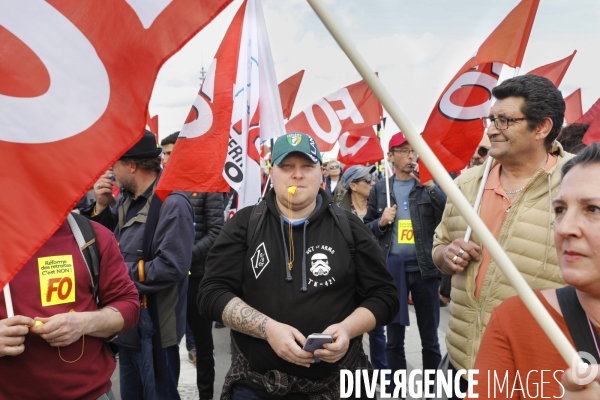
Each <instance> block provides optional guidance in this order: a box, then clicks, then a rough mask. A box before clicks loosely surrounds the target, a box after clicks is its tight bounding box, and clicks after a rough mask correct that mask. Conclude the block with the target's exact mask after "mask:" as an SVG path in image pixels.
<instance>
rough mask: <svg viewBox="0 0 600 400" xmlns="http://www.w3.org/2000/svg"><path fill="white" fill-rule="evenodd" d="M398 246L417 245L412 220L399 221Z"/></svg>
mask: <svg viewBox="0 0 600 400" xmlns="http://www.w3.org/2000/svg"><path fill="white" fill-rule="evenodd" d="M398 244H415V235H414V233H413V228H412V221H411V220H410V219H401V220H398Z"/></svg>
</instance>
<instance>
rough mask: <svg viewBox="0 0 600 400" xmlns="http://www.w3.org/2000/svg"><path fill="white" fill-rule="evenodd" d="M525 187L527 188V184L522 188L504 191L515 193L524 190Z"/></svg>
mask: <svg viewBox="0 0 600 400" xmlns="http://www.w3.org/2000/svg"><path fill="white" fill-rule="evenodd" d="M523 189H525V186H523V187H522V188H520V189H515V190H505V191H504V193H506V194H515V193H519V192H522V191H523Z"/></svg>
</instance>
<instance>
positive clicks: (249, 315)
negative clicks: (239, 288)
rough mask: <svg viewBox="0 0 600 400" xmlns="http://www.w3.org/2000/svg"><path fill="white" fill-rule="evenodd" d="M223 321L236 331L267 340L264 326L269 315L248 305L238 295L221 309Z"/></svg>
mask: <svg viewBox="0 0 600 400" xmlns="http://www.w3.org/2000/svg"><path fill="white" fill-rule="evenodd" d="M221 317H222V319H223V323H224V324H225V325H227V326H228V327H230V328H231V329H234V330H236V331H238V332H241V333H245V334H246V335H250V336H253V337H255V338H259V339H265V340H268V337H267V331H266V329H265V328H266V326H267V322H268V321H269V317H267V316H266V315H265V314H263V313H261V312H260V311H258V310H256V309H254V308H253V307H250V306H249V305H248V304H246V303H245V302H244V301H242V299H240V298H239V297H235V298H233V299H231V301H230V302H229V303H227V305H226V306H225V308H224V309H223V314H222V316H221Z"/></svg>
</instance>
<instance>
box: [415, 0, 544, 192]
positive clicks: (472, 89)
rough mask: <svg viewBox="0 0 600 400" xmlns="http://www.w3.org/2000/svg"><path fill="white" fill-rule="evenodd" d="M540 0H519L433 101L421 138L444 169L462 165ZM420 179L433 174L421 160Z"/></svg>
mask: <svg viewBox="0 0 600 400" xmlns="http://www.w3.org/2000/svg"><path fill="white" fill-rule="evenodd" d="M538 4H539V0H523V1H521V3H519V5H517V6H516V7H515V8H514V9H513V10H512V11H511V12H510V13H509V14H508V16H506V18H504V20H503V21H502V22H501V23H500V25H498V27H497V28H496V29H495V30H494V31H493V32H492V33H491V34H490V36H488V38H487V39H486V40H485V41H484V42H483V44H482V45H481V46H480V47H479V49H478V50H477V53H476V54H475V56H473V57H472V58H471V59H470V60H469V61H467V63H466V64H465V65H463V67H462V68H461V69H460V70H459V71H458V73H457V74H456V75H455V76H454V78H453V79H452V81H451V82H450V83H449V84H448V86H447V87H446V89H444V91H443V92H442V95H441V96H440V98H439V100H438V102H437V103H436V105H435V108H434V109H433V111H432V113H431V115H430V116H429V120H428V121H427V125H426V126H425V130H424V131H423V139H425V141H427V143H428V144H429V146H430V147H431V150H433V152H434V153H435V155H436V156H437V157H438V159H439V160H440V161H441V163H442V164H443V165H444V167H445V168H446V170H447V171H448V172H455V171H459V170H461V169H463V168H464V167H465V165H467V163H468V162H469V160H470V159H471V156H472V155H473V153H474V152H475V149H476V148H477V145H478V143H479V140H480V139H481V136H482V134H483V125H482V123H481V118H482V117H485V116H487V114H488V112H489V109H490V106H491V99H492V96H491V90H492V89H493V88H494V87H495V86H496V85H497V83H498V76H499V74H500V69H501V64H506V65H508V66H510V67H518V66H520V65H521V62H522V60H523V55H524V53H525V48H526V47H527V41H528V40H529V34H530V33H531V26H532V25H533V20H534V18H535V13H536V11H537V8H538ZM419 173H420V175H421V182H426V181H428V180H430V179H432V176H431V173H430V172H429V171H428V170H427V168H426V167H425V165H424V164H423V163H422V162H420V170H419Z"/></svg>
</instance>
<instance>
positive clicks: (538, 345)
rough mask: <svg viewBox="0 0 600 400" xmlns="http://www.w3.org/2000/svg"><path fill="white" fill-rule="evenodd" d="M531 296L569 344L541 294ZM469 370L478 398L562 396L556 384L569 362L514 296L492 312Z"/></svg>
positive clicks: (563, 325)
mask: <svg viewBox="0 0 600 400" xmlns="http://www.w3.org/2000/svg"><path fill="white" fill-rule="evenodd" d="M535 294H536V295H537V297H538V298H539V299H540V300H541V302H542V304H543V305H544V307H545V308H546V310H548V312H549V313H550V315H551V316H552V319H554V321H556V323H557V325H558V327H559V328H560V330H561V331H563V333H564V334H565V336H566V337H567V339H569V342H571V344H573V339H572V338H571V334H570V333H569V328H568V327H567V324H566V322H565V319H564V318H563V317H562V316H561V315H560V314H559V313H558V312H557V311H556V310H555V309H554V308H553V307H552V306H551V305H550V303H548V301H547V300H546V298H545V297H544V296H543V295H542V294H541V293H540V292H539V291H537V290H536V291H535ZM596 330H597V331H599V332H600V328H596ZM573 345H574V344H573ZM473 368H474V369H478V370H479V374H478V375H475V377H474V379H475V380H477V381H478V382H477V384H476V385H473V392H474V393H477V394H479V398H480V399H541V398H561V396H562V395H563V394H564V393H563V389H562V387H561V385H560V384H559V382H560V379H561V377H562V371H564V370H566V369H567V363H566V362H565V361H564V360H563V359H562V357H561V356H560V354H559V353H558V350H556V348H555V347H554V345H553V344H552V343H551V342H550V339H548V336H546V334H545V333H544V331H543V330H542V328H540V326H539V324H538V323H537V322H536V321H535V319H533V316H532V315H531V313H530V312H529V310H528V309H527V308H526V307H525V304H523V301H522V300H521V299H520V298H519V297H518V296H514V297H511V298H508V299H506V300H504V302H502V304H500V305H499V306H498V307H496V308H495V309H494V311H493V312H492V316H491V318H490V322H489V324H488V326H487V329H486V330H485V334H484V335H483V340H482V342H481V346H480V347H479V353H477V359H476V360H475V366H474V367H473ZM496 377H497V379H496ZM505 377H507V378H508V379H507V381H506V382H503V381H504V378H505ZM542 382H543V383H542ZM507 383H508V385H507ZM502 384H504V388H503V389H501V386H502ZM513 387H514V390H513ZM542 390H543V395H542Z"/></svg>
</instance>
